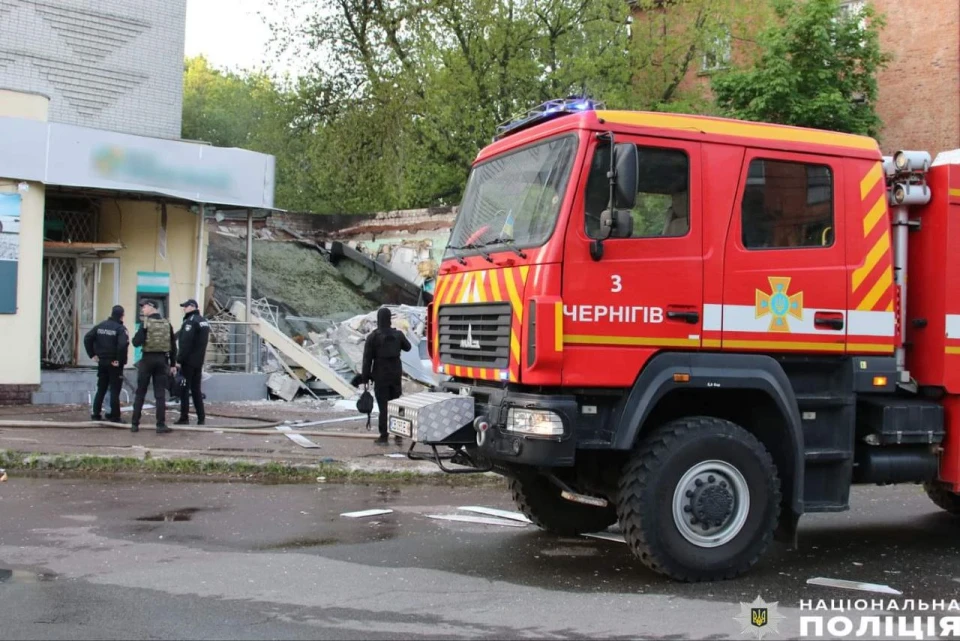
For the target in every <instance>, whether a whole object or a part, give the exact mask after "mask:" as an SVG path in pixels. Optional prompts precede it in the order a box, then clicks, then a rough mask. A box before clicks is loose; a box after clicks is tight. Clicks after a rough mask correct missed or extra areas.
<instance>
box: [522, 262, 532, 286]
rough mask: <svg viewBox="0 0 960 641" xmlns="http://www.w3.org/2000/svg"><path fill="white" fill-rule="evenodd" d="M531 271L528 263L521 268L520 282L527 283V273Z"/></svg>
mask: <svg viewBox="0 0 960 641" xmlns="http://www.w3.org/2000/svg"><path fill="white" fill-rule="evenodd" d="M529 273H530V268H529V267H528V266H527V265H524V266H522V267H521V268H520V283H521V284H523V285H526V284H527V274H529Z"/></svg>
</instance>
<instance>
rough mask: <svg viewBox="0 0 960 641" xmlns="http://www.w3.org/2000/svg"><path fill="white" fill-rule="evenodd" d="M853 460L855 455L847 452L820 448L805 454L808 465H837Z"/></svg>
mask: <svg viewBox="0 0 960 641" xmlns="http://www.w3.org/2000/svg"><path fill="white" fill-rule="evenodd" d="M852 458H853V453H852V452H849V451H847V450H835V449H828V448H823V449H820V448H818V449H811V450H807V451H806V452H804V459H805V460H806V461H807V462H808V463H835V462H838V461H849V460H850V459H852Z"/></svg>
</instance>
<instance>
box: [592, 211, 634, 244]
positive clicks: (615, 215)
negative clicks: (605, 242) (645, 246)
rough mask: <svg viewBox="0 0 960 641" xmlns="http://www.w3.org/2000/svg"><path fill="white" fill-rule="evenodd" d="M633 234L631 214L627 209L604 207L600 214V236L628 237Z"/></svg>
mask: <svg viewBox="0 0 960 641" xmlns="http://www.w3.org/2000/svg"><path fill="white" fill-rule="evenodd" d="M632 235H633V216H631V215H630V212H629V211H625V210H623V209H615V210H614V211H612V212H611V211H610V210H609V209H606V210H604V211H603V213H601V214H600V238H630V236H632Z"/></svg>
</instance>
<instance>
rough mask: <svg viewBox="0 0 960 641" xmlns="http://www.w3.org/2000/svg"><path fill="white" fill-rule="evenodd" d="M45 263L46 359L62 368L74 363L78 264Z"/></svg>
mask: <svg viewBox="0 0 960 641" xmlns="http://www.w3.org/2000/svg"><path fill="white" fill-rule="evenodd" d="M44 262H45V263H46V273H47V281H46V300H47V306H46V319H47V322H46V340H45V341H44V342H45V344H46V354H45V355H44V358H45V360H47V361H49V362H51V363H56V364H59V365H67V364H70V363H73V361H74V347H75V341H74V319H73V314H74V304H75V301H76V285H77V261H76V260H75V259H73V258H47V259H45V260H44Z"/></svg>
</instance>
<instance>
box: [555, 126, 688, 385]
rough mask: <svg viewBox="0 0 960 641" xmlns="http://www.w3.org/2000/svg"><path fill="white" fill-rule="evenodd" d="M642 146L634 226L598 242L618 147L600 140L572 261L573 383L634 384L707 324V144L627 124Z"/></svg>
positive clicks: (590, 156)
mask: <svg viewBox="0 0 960 641" xmlns="http://www.w3.org/2000/svg"><path fill="white" fill-rule="evenodd" d="M615 142H616V143H617V144H622V143H632V144H635V145H636V146H637V151H638V156H639V180H638V193H637V200H636V205H635V206H634V208H633V210H632V211H631V215H632V218H633V231H632V234H631V236H630V237H628V238H610V239H607V240H605V241H604V242H603V257H602V258H601V259H600V260H596V261H595V260H594V259H593V258H592V257H591V254H590V245H591V243H592V240H593V238H596V237H597V235H598V234H597V231H598V229H599V217H600V214H601V212H602V211H603V210H604V209H606V208H607V205H608V200H609V180H608V179H607V170H608V169H609V166H610V147H609V144H610V143H609V142H608V141H599V140H596V139H594V140H593V141H592V144H593V147H592V149H589V150H588V151H587V159H586V162H585V163H584V169H583V175H582V176H581V178H580V182H579V184H580V189H579V193H578V194H577V198H576V199H575V200H574V203H573V211H572V212H571V216H570V218H569V220H570V223H569V228H568V230H567V235H566V241H565V248H564V263H563V286H562V292H563V336H564V338H563V343H564V368H563V384H564V385H568V386H586V387H629V386H630V385H633V383H634V381H635V379H636V377H637V374H638V372H639V371H640V370H641V369H642V368H643V366H644V364H645V363H646V362H647V360H649V359H650V357H651V356H653V355H654V354H656V353H657V352H659V351H662V350H696V349H699V348H700V345H701V328H702V325H703V247H702V218H701V185H700V182H701V181H700V145H699V143H696V142H690V141H684V140H664V139H660V138H648V137H643V136H629V135H626V134H617V135H616V141H615Z"/></svg>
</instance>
